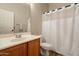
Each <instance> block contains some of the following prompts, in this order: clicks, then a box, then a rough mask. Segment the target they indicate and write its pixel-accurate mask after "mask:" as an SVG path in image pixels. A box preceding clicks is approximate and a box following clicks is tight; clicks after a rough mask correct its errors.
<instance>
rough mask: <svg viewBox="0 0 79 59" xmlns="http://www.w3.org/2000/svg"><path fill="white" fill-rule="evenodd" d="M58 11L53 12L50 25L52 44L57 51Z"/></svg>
mask: <svg viewBox="0 0 79 59" xmlns="http://www.w3.org/2000/svg"><path fill="white" fill-rule="evenodd" d="M56 15H57V12H56V11H54V13H51V20H50V21H51V25H50V39H51V41H50V44H51V45H52V50H55V51H57V34H58V33H57V21H58V19H57V16H56Z"/></svg>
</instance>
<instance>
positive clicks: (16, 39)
mask: <svg viewBox="0 0 79 59" xmlns="http://www.w3.org/2000/svg"><path fill="white" fill-rule="evenodd" d="M32 38H34V35H27V36H26V35H24V36H22V37H20V38H13V39H12V40H11V41H12V42H17V41H22V40H27V39H32Z"/></svg>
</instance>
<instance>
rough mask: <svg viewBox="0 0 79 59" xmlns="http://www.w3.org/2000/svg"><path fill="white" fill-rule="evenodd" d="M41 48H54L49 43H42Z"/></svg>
mask: <svg viewBox="0 0 79 59" xmlns="http://www.w3.org/2000/svg"><path fill="white" fill-rule="evenodd" d="M41 47H42V48H44V49H47V50H50V49H51V47H52V46H51V45H50V44H49V43H41Z"/></svg>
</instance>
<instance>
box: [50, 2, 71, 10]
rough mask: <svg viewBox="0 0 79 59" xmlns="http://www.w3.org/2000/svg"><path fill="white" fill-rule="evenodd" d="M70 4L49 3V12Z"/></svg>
mask: <svg viewBox="0 0 79 59" xmlns="http://www.w3.org/2000/svg"><path fill="white" fill-rule="evenodd" d="M69 4H70V3H50V4H49V10H53V9H56V8H61V7H63V6H66V5H69Z"/></svg>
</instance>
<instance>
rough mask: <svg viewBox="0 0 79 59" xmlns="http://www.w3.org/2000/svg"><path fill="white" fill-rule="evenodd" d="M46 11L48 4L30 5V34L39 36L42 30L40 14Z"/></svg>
mask: <svg viewBox="0 0 79 59" xmlns="http://www.w3.org/2000/svg"><path fill="white" fill-rule="evenodd" d="M47 10H48V4H41V3H40V4H32V5H31V32H32V34H40V33H41V29H42V12H45V11H47Z"/></svg>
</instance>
